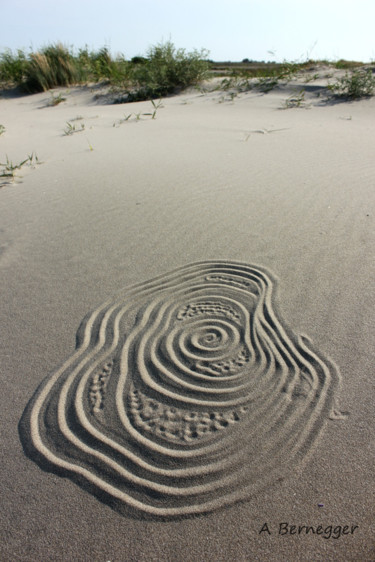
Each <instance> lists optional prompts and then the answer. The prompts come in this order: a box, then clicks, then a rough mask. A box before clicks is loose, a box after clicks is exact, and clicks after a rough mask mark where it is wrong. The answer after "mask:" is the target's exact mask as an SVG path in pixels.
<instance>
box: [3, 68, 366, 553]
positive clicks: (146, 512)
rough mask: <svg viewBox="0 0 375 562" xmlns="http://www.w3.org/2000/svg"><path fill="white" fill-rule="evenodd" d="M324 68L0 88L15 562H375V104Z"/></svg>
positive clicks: (7, 498)
mask: <svg viewBox="0 0 375 562" xmlns="http://www.w3.org/2000/svg"><path fill="white" fill-rule="evenodd" d="M319 72H320V73H321V76H320V79H318V80H315V81H312V82H308V83H306V84H305V86H306V94H305V98H304V100H302V102H301V103H300V104H299V103H296V104H294V105H300V107H291V108H285V100H287V99H288V98H290V97H291V96H292V97H298V91H299V90H300V88H301V87H302V85H303V84H304V81H305V80H306V76H304V77H301V79H300V81H299V82H297V81H294V82H291V83H290V84H289V85H285V86H283V87H280V88H277V89H275V90H273V91H271V92H269V93H268V94H262V93H260V92H257V91H254V90H252V91H250V92H243V93H240V94H238V95H231V93H230V92H225V91H222V90H213V85H212V83H210V84H207V86H206V88H205V89H204V90H202V91H198V90H193V89H192V90H190V91H186V92H183V93H181V94H179V95H176V96H172V97H170V98H166V99H163V102H162V107H159V109H158V110H157V113H156V115H155V117H156V118H155V119H153V118H152V115H150V114H152V112H153V111H154V108H153V106H152V104H151V102H141V103H136V104H121V105H113V104H109V103H108V101H109V98H108V95H105V94H106V90H105V88H102V89H101V88H98V87H94V88H90V87H80V88H70V89H67V88H64V89H57V90H55V91H54V95H57V94H59V93H62V95H63V96H64V97H65V98H66V101H64V102H63V103H60V104H58V105H56V106H51V105H49V102H50V99H51V94H50V93H44V94H36V95H32V96H20V95H17V94H15V93H12V94H6V95H5V94H4V95H3V96H2V97H1V98H0V108H1V118H0V122H1V124H3V125H4V126H5V129H6V130H5V132H4V133H3V134H2V135H0V161H1V162H4V159H5V158H6V155H8V157H9V159H10V160H12V161H13V163H18V162H21V161H22V160H24V159H25V158H26V157H27V156H28V155H31V153H32V152H34V155H35V154H36V155H37V158H38V161H36V159H35V157H34V158H33V165H27V164H25V165H24V166H23V167H22V169H20V170H18V171H17V173H16V177H15V179H14V180H12V181H8V180H7V179H6V178H2V179H0V181H1V182H2V187H1V189H0V217H1V225H0V248H1V255H0V271H1V289H2V293H3V295H2V299H1V326H2V343H1V345H2V349H1V359H2V360H1V372H2V375H1V381H2V393H1V412H2V424H1V426H2V443H3V453H2V461H3V463H2V464H3V467H2V481H1V492H2V502H1V513H2V514H1V531H0V533H1V537H0V538H1V543H0V544H1V546H0V552H1V558H2V559H4V560H28V561H34V560H35V561H39V560H56V561H57V560H61V561H68V560H77V561H81V560H82V561H86V560H90V561H102V560H111V561H120V560H142V561H143V560H155V561H159V560H160V561H161V560H179V559H181V560H187V561H200V560H212V561H225V560H230V559H234V560H239V561H245V560H264V561H266V560H322V561H323V560H374V559H375V542H374V531H375V528H374V520H375V519H374V505H375V501H374V500H375V497H374V496H375V494H374V490H375V482H374V480H375V472H374V468H373V461H374V452H375V441H374V434H375V431H374V430H375V427H374V426H375V421H374V420H375V417H374V414H373V410H374V408H373V396H374V378H373V373H372V371H373V363H374V361H373V359H374V352H373V346H372V345H371V344H372V342H373V333H374V329H373V318H374V294H373V287H374V283H373V279H374V273H375V272H374V263H375V262H374V247H375V246H374V227H373V220H374V212H375V209H374V199H375V196H374V189H373V185H374V180H375V166H374V158H373V146H374V141H375V132H374V131H375V128H374V126H373V125H374V117H373V115H374V109H375V98H370V99H364V100H361V101H357V102H351V103H350V102H345V103H343V102H340V103H333V102H332V101H331V102H327V100H326V98H325V95H324V89H323V87H324V85H325V84H326V81H327V79H326V75H325V72H328V71H324V70H319ZM296 92H297V93H296ZM319 92H320V96H319V97H318V96H317V95H316V94H317V93H319ZM98 94H102V95H98ZM129 114H131V116H130V117H128V116H129ZM137 115H138V117H137ZM127 117H128V118H127ZM67 123H70V124H71V125H70V126H68V125H67ZM82 124H83V126H82ZM72 127H73V128H75V129H74V130H73V131H72V130H71V129H72ZM69 129H70V131H69ZM64 130H65V131H66V132H70V133H72V134H64ZM307 531H308V532H307Z"/></svg>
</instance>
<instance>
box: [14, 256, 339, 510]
mask: <svg viewBox="0 0 375 562" xmlns="http://www.w3.org/2000/svg"><path fill="white" fill-rule="evenodd" d="M274 283H275V281H274V280H272V277H271V276H270V275H269V274H267V273H266V272H265V271H264V270H263V269H262V268H256V267H254V266H247V265H244V264H239V263H231V262H217V261H216V262H202V263H198V264H192V265H189V266H186V267H183V268H180V269H178V270H177V271H175V272H173V273H170V274H166V275H164V276H162V277H159V278H158V279H156V280H152V281H149V282H145V283H144V284H142V285H137V286H136V287H135V288H133V289H131V288H130V289H129V290H126V291H124V293H123V300H121V301H115V302H112V303H110V304H107V305H106V306H105V307H104V306H102V307H101V308H99V309H98V310H97V311H96V312H94V313H93V314H92V315H91V316H90V317H89V319H88V320H86V321H85V325H84V327H81V329H80V332H81V333H82V335H81V341H80V346H79V347H78V349H77V351H76V353H75V354H74V355H73V356H72V358H71V359H70V360H68V361H67V363H66V365H65V366H64V367H63V368H62V369H59V370H58V371H57V372H56V373H55V374H54V375H53V376H52V377H50V378H48V379H46V381H45V383H44V384H43V385H42V386H41V387H40V388H39V389H38V393H37V395H36V396H35V397H34V398H33V400H32V403H31V405H30V408H28V409H27V411H26V414H25V418H26V419H27V420H28V418H30V427H28V422H27V421H26V422H25V424H24V425H23V433H22V438H23V441H24V447H25V449H26V450H28V449H29V450H31V456H34V457H35V456H36V457H37V459H40V456H42V457H44V458H45V460H46V461H47V462H48V463H49V464H52V465H55V466H56V467H57V469H58V470H61V469H62V470H64V471H67V472H68V474H72V473H73V474H75V475H79V476H82V477H84V478H85V479H86V480H88V481H89V482H90V483H91V484H93V485H94V486H96V487H97V488H99V489H100V490H102V491H104V492H105V493H107V494H109V495H111V496H112V498H113V499H114V500H115V501H116V502H117V507H118V508H119V509H120V510H121V508H122V507H123V505H122V504H125V505H126V506H130V507H131V508H134V509H138V510H140V511H144V512H146V513H148V514H150V515H154V516H163V517H169V516H170V517H172V516H182V515H187V514H197V513H203V512H206V511H210V510H213V509H216V508H218V507H222V506H223V505H226V504H229V503H233V502H234V501H236V500H238V499H244V498H247V497H250V496H251V495H253V494H254V493H255V492H256V491H258V490H259V489H260V488H262V487H264V486H265V485H266V484H267V483H268V482H269V481H272V480H275V479H277V478H280V477H281V476H282V475H285V474H286V472H290V471H291V470H292V468H293V465H294V464H296V463H299V462H301V461H302V460H303V458H304V457H305V456H306V454H307V452H308V451H309V450H310V448H311V446H312V444H313V443H314V442H315V440H316V439H317V437H318V436H319V434H320V432H321V430H322V428H323V425H324V423H325V421H326V420H327V418H328V416H329V414H330V413H331V412H332V410H333V404H334V396H335V391H336V390H337V386H338V383H339V374H338V371H337V369H336V367H335V366H334V365H333V364H332V362H330V361H329V360H327V359H323V358H322V357H321V356H320V354H319V353H318V352H317V351H316V350H314V349H313V347H312V344H311V343H310V342H309V341H308V340H306V339H303V338H300V337H299V338H298V337H296V336H293V335H292V333H291V332H290V331H288V330H286V329H285V328H284V327H283V325H282V322H281V320H280V319H278V317H277V315H276V312H275V310H274V305H273V296H272V295H273V291H274ZM30 439H31V441H32V447H31V448H30V443H28V440H30ZM33 449H34V451H33ZM42 465H43V462H42Z"/></svg>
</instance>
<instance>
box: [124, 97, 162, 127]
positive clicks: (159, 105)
mask: <svg viewBox="0 0 375 562" xmlns="http://www.w3.org/2000/svg"><path fill="white" fill-rule="evenodd" d="M151 103H152V107H153V111H151V112H148V113H141V112H139V113H129V114H128V115H125V114H124V117H123V119H119V120H118V121H115V122H114V123H113V127H119V126H120V125H122V124H123V123H126V122H127V121H130V120H131V117H132V116H133V117H134V120H135V121H141V117H143V116H145V117H151V119H156V113H157V111H158V109H160V108H162V107H164V106H163V104H162V101H161V99H160V100H158V102H157V103H156V102H155V101H154V100H151Z"/></svg>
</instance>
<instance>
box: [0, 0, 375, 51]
mask: <svg viewBox="0 0 375 562" xmlns="http://www.w3.org/2000/svg"><path fill="white" fill-rule="evenodd" d="M374 21H375V0H312V1H310V0H61V1H60V2H56V1H53V0H0V52H3V51H4V50H5V49H7V48H9V49H11V50H16V49H19V48H23V49H25V50H26V51H28V50H29V49H32V50H33V51H36V50H37V49H39V48H41V47H43V46H45V45H48V44H51V43H57V42H61V43H63V44H64V45H66V46H68V47H74V48H75V49H78V48H81V47H85V46H86V45H87V46H88V48H89V49H90V50H91V49H92V50H96V49H99V48H101V47H103V46H107V47H108V48H109V49H110V52H111V53H112V55H114V56H116V55H117V54H123V55H125V57H126V58H127V59H131V58H132V57H133V56H136V55H146V54H147V50H148V49H149V48H150V47H151V46H153V45H156V44H158V43H162V42H166V41H171V42H172V43H173V44H174V45H175V46H176V47H177V48H184V49H186V51H193V50H194V49H198V50H200V49H206V50H208V51H209V55H208V58H210V59H212V60H214V61H241V60H243V59H245V58H248V59H250V60H259V61H261V60H275V61H283V60H288V61H301V62H302V61H303V60H306V59H308V58H311V59H328V60H332V61H334V60H338V59H346V60H359V61H362V62H370V61H374V60H375V33H374Z"/></svg>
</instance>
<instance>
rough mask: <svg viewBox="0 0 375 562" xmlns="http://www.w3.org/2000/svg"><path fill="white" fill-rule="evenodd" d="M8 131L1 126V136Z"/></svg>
mask: <svg viewBox="0 0 375 562" xmlns="http://www.w3.org/2000/svg"><path fill="white" fill-rule="evenodd" d="M5 131H6V129H5V127H4V125H0V135H3V134H4V133H5Z"/></svg>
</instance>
